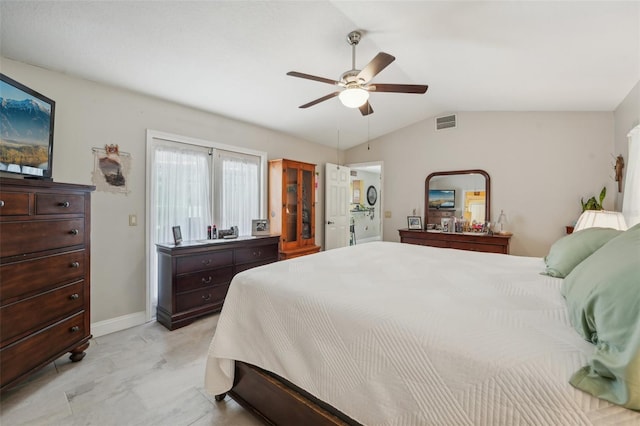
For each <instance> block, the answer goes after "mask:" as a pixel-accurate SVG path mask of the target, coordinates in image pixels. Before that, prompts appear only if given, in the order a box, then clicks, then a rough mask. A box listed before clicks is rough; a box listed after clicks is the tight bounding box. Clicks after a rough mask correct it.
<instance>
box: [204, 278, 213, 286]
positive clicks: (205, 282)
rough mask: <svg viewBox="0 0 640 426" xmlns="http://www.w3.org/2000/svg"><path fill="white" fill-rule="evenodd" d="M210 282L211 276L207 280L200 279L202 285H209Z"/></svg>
mask: <svg viewBox="0 0 640 426" xmlns="http://www.w3.org/2000/svg"><path fill="white" fill-rule="evenodd" d="M211 281H213V278H211V276H209V278H208V279H206V280H205V279H204V278H203V279H202V284H211Z"/></svg>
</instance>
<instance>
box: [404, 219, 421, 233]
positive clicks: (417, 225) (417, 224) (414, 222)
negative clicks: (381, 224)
mask: <svg viewBox="0 0 640 426" xmlns="http://www.w3.org/2000/svg"><path fill="white" fill-rule="evenodd" d="M407 225H408V226H409V229H419V230H422V218H421V217H420V216H407Z"/></svg>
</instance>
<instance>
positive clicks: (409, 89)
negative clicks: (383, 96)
mask: <svg viewBox="0 0 640 426" xmlns="http://www.w3.org/2000/svg"><path fill="white" fill-rule="evenodd" d="M428 88H429V86H427V85H421V84H378V83H376V84H372V85H371V86H369V87H368V88H367V89H369V90H370V91H372V92H394V93H424V92H426V91H427V89H428Z"/></svg>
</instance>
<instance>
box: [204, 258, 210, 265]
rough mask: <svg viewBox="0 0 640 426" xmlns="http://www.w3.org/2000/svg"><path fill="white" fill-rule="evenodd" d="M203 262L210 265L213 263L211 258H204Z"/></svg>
mask: <svg viewBox="0 0 640 426" xmlns="http://www.w3.org/2000/svg"><path fill="white" fill-rule="evenodd" d="M202 264H203V265H210V264H211V259H207V260H203V261H202Z"/></svg>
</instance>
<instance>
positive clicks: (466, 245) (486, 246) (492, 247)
mask: <svg viewBox="0 0 640 426" xmlns="http://www.w3.org/2000/svg"><path fill="white" fill-rule="evenodd" d="M398 232H400V242H402V243H409V244H418V245H421V246H431V247H443V248H453V249H458V250H470V251H483V252H486V253H501V254H509V240H510V239H511V236H510V235H497V234H494V235H485V234H472V233H466V234H460V233H452V232H432V231H421V230H413V229H400V230H399V231H398Z"/></svg>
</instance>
